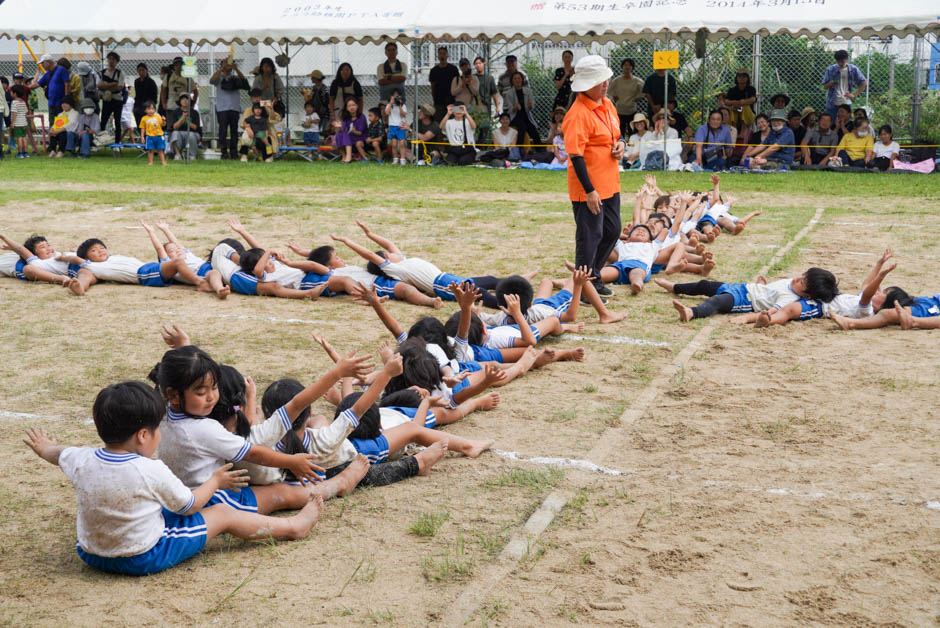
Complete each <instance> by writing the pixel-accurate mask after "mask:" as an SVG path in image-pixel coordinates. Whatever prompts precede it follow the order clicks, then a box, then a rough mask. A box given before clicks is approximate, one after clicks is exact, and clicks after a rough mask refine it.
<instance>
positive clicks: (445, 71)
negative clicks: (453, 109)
mask: <svg viewBox="0 0 940 628" xmlns="http://www.w3.org/2000/svg"><path fill="white" fill-rule="evenodd" d="M437 61H438V63H437V65H435V66H434V67H433V68H431V71H430V72H428V81H429V82H430V83H431V99H432V100H433V101H434V108H435V111H436V112H437V115H438V116H441V117H443V116H444V111H445V109H446V108H447V105H449V104H451V103H452V102H454V97H453V96H451V94H450V87H451V85H452V84H453V82H454V79H455V78H457V77H458V76H459V75H460V71H459V70H457V68H456V66H454V64H453V63H448V62H447V47H446V46H439V47H438V49H437ZM477 90H478V91H479V87H478V88H477Z"/></svg>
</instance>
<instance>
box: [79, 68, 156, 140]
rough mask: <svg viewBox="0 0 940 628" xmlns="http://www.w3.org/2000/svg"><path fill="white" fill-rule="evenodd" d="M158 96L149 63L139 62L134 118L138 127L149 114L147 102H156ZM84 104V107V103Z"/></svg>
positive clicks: (135, 81) (135, 88)
mask: <svg viewBox="0 0 940 628" xmlns="http://www.w3.org/2000/svg"><path fill="white" fill-rule="evenodd" d="M157 98H158V96H157V83H156V81H154V80H153V79H152V78H150V71H149V70H148V69H147V64H146V63H138V64H137V78H135V79H134V118H135V119H136V120H137V126H138V127H139V126H140V119H141V118H143V117H144V116H145V115H147V112H146V111H145V109H146V108H147V103H148V102H152V103H156V102H157ZM83 102H84V101H83ZM82 106H83V107H84V105H82Z"/></svg>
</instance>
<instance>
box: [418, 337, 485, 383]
mask: <svg viewBox="0 0 940 628" xmlns="http://www.w3.org/2000/svg"><path fill="white" fill-rule="evenodd" d="M447 343H448V344H449V345H450V347H451V348H452V349H453V350H454V358H453V359H450V358H448V357H447V354H446V353H444V349H443V348H442V347H441V346H440V345H436V344H433V343H430V342H429V343H427V345H425V348H426V349H427V352H428V353H430V354H431V355H432V356H434V359H435V360H437V364H438V366H440V367H441V370H444V367H445V366H449V367H450V370H451V371H453V372H454V374H456V373H457V372H458V371H460V365H459V364H458V363H457V362H458V361H460V362H473V361H474V359H473V349H471V348H470V345H469V344H467V342H466V341H464V342H459V341H456V340H455V339H454V338H452V337H450V336H448V337H447Z"/></svg>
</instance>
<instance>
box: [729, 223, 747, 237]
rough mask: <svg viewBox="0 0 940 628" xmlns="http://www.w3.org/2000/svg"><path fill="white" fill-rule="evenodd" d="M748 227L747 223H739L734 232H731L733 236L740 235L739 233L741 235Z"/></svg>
mask: <svg viewBox="0 0 940 628" xmlns="http://www.w3.org/2000/svg"><path fill="white" fill-rule="evenodd" d="M746 226H747V225H746V224H745V223H743V222H738V224H736V225H735V226H734V231H732V232H731V235H738V234H739V233H741V232H742V231H744V227H746Z"/></svg>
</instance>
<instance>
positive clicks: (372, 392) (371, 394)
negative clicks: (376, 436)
mask: <svg viewBox="0 0 940 628" xmlns="http://www.w3.org/2000/svg"><path fill="white" fill-rule="evenodd" d="M401 371H402V361H401V354H400V353H396V354H395V355H393V356H392V357H390V358H389V359H388V362H386V363H385V366H384V367H382V370H381V371H379V372H378V374H377V375H376V376H375V379H374V380H373V382H372V385H371V386H369V387H368V388H367V389H366V390H365V392H363V393H362V395H361V396H360V397H359V399H357V400H356V403H354V404H353V407H352V411H353V413H354V414H355V415H356V416H357V417H360V416H362V415H363V414H365V413H366V411H367V410H368V409H369V408H371V407H372V404H373V403H375V402H376V401H378V400H379V395H381V394H382V391H384V390H385V387H386V386H387V385H388V380H390V379H392V378H393V377H396V376H398V375H401Z"/></svg>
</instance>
